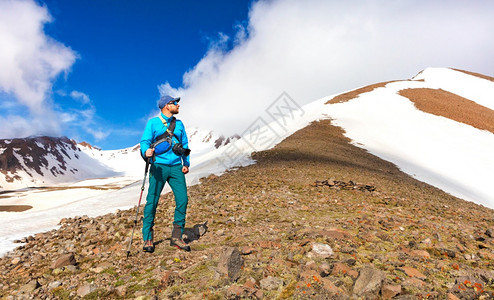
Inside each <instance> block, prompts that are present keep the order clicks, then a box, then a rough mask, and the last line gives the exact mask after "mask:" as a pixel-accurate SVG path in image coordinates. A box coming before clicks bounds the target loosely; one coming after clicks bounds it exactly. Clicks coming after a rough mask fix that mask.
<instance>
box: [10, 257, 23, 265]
mask: <svg viewBox="0 0 494 300" xmlns="http://www.w3.org/2000/svg"><path fill="white" fill-rule="evenodd" d="M20 261H21V258H20V257H14V258H13V259H12V261H11V264H13V265H17V264H18V263H19V262H20Z"/></svg>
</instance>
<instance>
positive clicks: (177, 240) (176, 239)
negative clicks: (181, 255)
mask: <svg viewBox="0 0 494 300" xmlns="http://www.w3.org/2000/svg"><path fill="white" fill-rule="evenodd" d="M170 246H172V247H177V248H178V249H180V250H185V251H188V252H190V246H189V245H187V244H186V243H185V242H184V240H183V239H182V227H181V226H180V225H177V224H173V230H172V237H171V239H170Z"/></svg>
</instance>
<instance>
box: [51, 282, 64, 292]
mask: <svg viewBox="0 0 494 300" xmlns="http://www.w3.org/2000/svg"><path fill="white" fill-rule="evenodd" d="M61 285H62V282H60V281H53V282H50V283H49V284H48V289H49V290H52V289H54V288H57V287H59V286H61Z"/></svg>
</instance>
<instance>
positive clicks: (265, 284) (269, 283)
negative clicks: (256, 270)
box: [260, 276, 283, 291]
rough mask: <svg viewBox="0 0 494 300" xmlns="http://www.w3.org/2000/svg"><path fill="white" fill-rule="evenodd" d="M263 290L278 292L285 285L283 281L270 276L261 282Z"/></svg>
mask: <svg viewBox="0 0 494 300" xmlns="http://www.w3.org/2000/svg"><path fill="white" fill-rule="evenodd" d="M260 285H261V288H262V289H264V290H268V291H271V290H276V289H278V288H279V287H280V286H281V285H283V280H281V279H280V278H277V277H271V276H268V277H266V278H264V279H262V280H261V281H260Z"/></svg>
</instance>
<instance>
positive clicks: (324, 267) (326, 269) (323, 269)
mask: <svg viewBox="0 0 494 300" xmlns="http://www.w3.org/2000/svg"><path fill="white" fill-rule="evenodd" d="M317 271H318V272H319V273H320V274H321V276H323V277H326V276H328V275H329V274H330V273H331V266H330V265H329V264H328V263H327V262H324V263H322V264H321V265H319V267H318V269H317Z"/></svg>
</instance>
